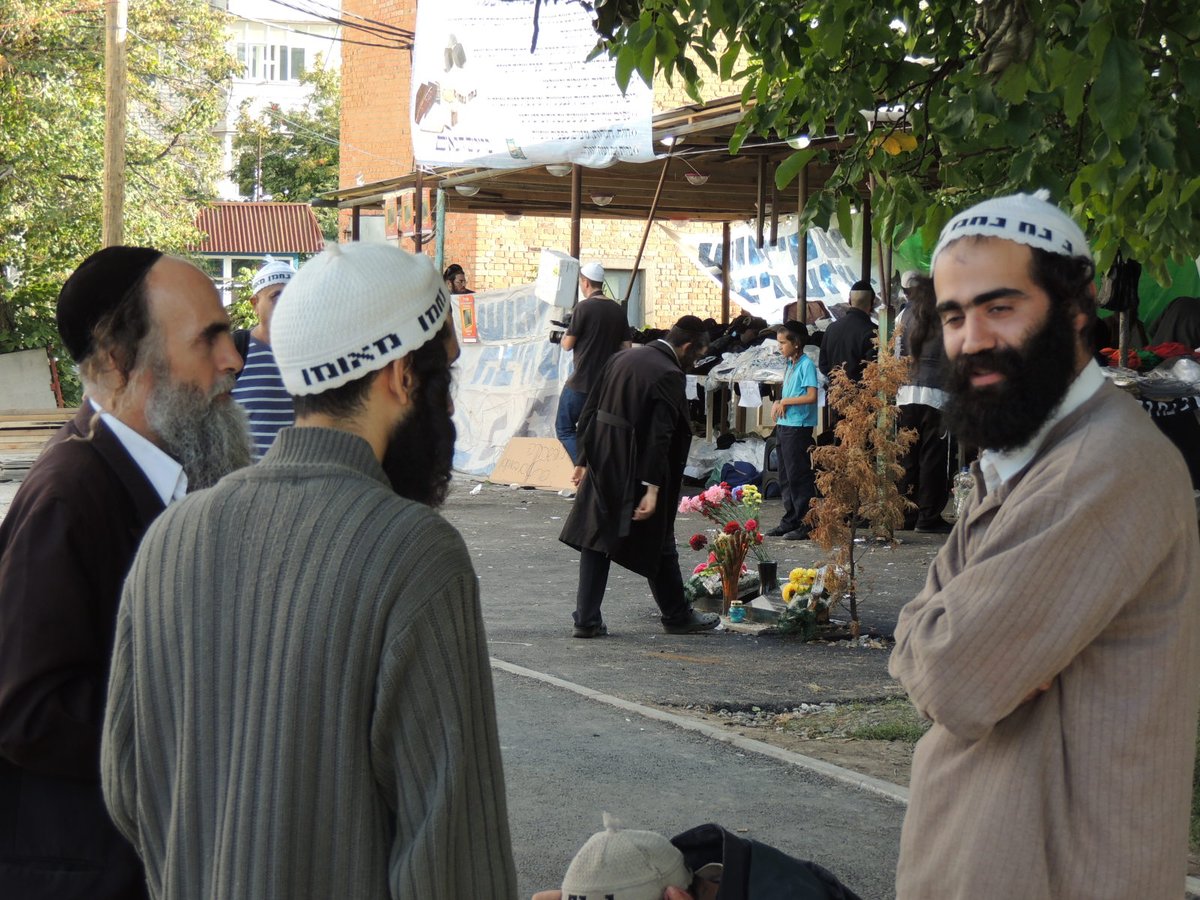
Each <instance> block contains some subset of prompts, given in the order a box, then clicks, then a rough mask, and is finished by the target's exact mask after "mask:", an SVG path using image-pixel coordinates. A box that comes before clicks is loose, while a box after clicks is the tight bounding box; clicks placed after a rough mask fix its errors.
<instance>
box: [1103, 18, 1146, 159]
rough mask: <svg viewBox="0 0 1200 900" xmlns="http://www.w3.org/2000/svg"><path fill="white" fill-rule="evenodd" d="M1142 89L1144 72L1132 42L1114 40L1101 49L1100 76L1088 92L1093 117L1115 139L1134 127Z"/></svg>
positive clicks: (1144, 83)
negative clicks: (1102, 56) (1102, 52)
mask: <svg viewBox="0 0 1200 900" xmlns="http://www.w3.org/2000/svg"><path fill="white" fill-rule="evenodd" d="M1145 90H1146V70H1145V69H1144V68H1143V66H1142V60H1141V57H1139V56H1138V53H1137V50H1136V48H1135V45H1134V43H1133V41H1130V40H1128V39H1126V38H1120V37H1115V38H1113V39H1112V40H1110V41H1109V42H1108V46H1107V47H1106V48H1105V50H1104V60H1103V62H1101V64H1100V74H1099V75H1098V76H1097V78H1096V84H1095V88H1094V89H1093V91H1092V107H1093V110H1094V116H1093V117H1094V118H1095V120H1096V122H1097V124H1099V125H1100V126H1101V127H1102V128H1103V129H1104V130H1105V131H1107V132H1108V133H1109V134H1110V135H1112V137H1113V138H1114V139H1117V140H1119V139H1120V138H1122V137H1124V136H1125V135H1127V134H1129V133H1130V132H1131V131H1133V129H1134V127H1135V126H1136V125H1137V118H1138V110H1139V108H1140V106H1141V102H1142V97H1143V95H1144V94H1145Z"/></svg>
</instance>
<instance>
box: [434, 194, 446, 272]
mask: <svg viewBox="0 0 1200 900" xmlns="http://www.w3.org/2000/svg"><path fill="white" fill-rule="evenodd" d="M435 215H436V218H435V220H434V223H433V227H434V235H433V236H434V240H435V241H436V242H437V243H436V244H435V245H434V246H435V248H436V251H435V262H434V265H435V267H436V268H437V270H438V271H439V272H441V271H442V270H443V269H445V268H446V190H445V188H438V189H437V213H436V214H435Z"/></svg>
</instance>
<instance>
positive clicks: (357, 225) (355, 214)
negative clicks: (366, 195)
mask: <svg viewBox="0 0 1200 900" xmlns="http://www.w3.org/2000/svg"><path fill="white" fill-rule="evenodd" d="M361 236H362V207H361V206H355V207H352V208H351V210H350V240H352V241H357V240H358V239H359V237H361Z"/></svg>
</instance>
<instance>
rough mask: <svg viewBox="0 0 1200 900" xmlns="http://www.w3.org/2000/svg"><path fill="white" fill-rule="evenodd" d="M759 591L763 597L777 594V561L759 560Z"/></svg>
mask: <svg viewBox="0 0 1200 900" xmlns="http://www.w3.org/2000/svg"><path fill="white" fill-rule="evenodd" d="M758 586H759V593H760V594H762V595H763V596H764V597H776V596H778V594H779V563H777V562H767V561H765V560H763V561H760V562H759V564H758Z"/></svg>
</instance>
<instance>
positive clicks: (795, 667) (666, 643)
mask: <svg viewBox="0 0 1200 900" xmlns="http://www.w3.org/2000/svg"><path fill="white" fill-rule="evenodd" d="M473 487H475V485H474V484H473V483H472V482H470V481H465V480H459V481H457V482H456V483H455V485H454V488H453V490H452V492H451V495H450V499H449V501H448V502H447V504H446V506H445V508H444V510H443V514H444V515H445V516H446V518H447V519H448V520H449V521H450V522H451V523H453V524H454V525H455V526H456V527H457V528H458V529H459V531H460V532H461V533H462V535H463V537H464V539H465V540H466V543H467V547H468V548H470V551H471V556H472V559H473V561H474V564H475V569H476V571H477V572H478V573H479V578H480V585H481V595H482V600H483V610H484V618H485V620H486V622H487V629H488V640H489V645H490V648H491V652H492V655H493V656H496V657H499V658H501V659H504V660H506V661H508V662H512V663H516V664H518V665H522V666H526V667H528V668H530V669H536V670H537V671H540V672H548V673H550V674H553V675H557V676H559V677H561V678H565V679H567V680H568V681H572V682H576V683H581V684H587V685H589V686H590V687H594V688H596V689H598V690H603V691H606V692H608V693H612V694H617V695H619V696H622V697H626V698H628V699H631V700H637V701H639V702H650V703H661V704H666V705H670V706H686V705H687V704H689V703H691V704H696V705H700V706H735V707H736V706H744V707H749V706H752V705H759V706H762V707H764V708H772V709H774V708H784V707H787V708H790V707H792V706H794V705H796V704H798V703H801V702H819V701H822V700H848V699H873V698H879V697H888V696H899V695H900V693H901V691H900V688H899V686H898V685H897V684H896V683H895V682H894V681H892V679H891V678H890V677H889V676H888V674H887V651H886V650H877V649H875V650H873V649H866V648H850V647H847V646H845V645H844V644H842V645H832V646H830V645H813V644H804V643H801V642H799V641H797V640H794V639H791V638H782V637H758V638H756V637H750V636H746V635H740V634H733V633H730V632H724V633H716V634H699V635H682V636H672V635H667V634H665V633H664V632H663V630H662V627H661V625H660V623H659V619H658V610H657V607H656V606H655V605H654V601H653V600H652V599H651V597H650V592H649V589H648V587H647V585H646V581H645V579H643V578H639V577H638V576H636V575H633V574H632V573H629V572H626V571H625V570H624V569H621V568H620V567H618V566H613V568H612V574H611V576H610V578H609V584H608V592H607V595H606V597H605V601H604V618H605V621H606V622H607V623H608V627H609V632H610V633H609V636H608V637H606V638H601V639H597V640H577V639H574V638H572V637H571V624H572V623H571V612H572V610H573V609H574V607H575V588H576V584H577V581H578V571H579V554H578V553H576V552H575V551H574V550H572V549H570V548H569V547H567V546H565V545H564V544H561V543H559V541H558V534H559V531H560V530H561V528H562V525H563V520H564V518H565V517H566V516H567V514H568V513H569V511H570V508H571V503H572V501H571V500H569V499H564V498H562V497H559V496H557V495H556V494H553V493H549V492H545V491H525V490H510V489H509V488H508V487H506V486H499V485H492V484H484V485H482V487H481V489H480V491H479V493H477V494H471V493H470V491H471V489H472V488H473ZM780 512H781V510H780V502H779V501H778V500H769V501H767V503H766V505H765V506H764V511H763V514H762V515H761V517H760V518H761V519H762V520H763V521H764V522H767V523H772V524H773V523H774V522H775V521H777V520H778V517H779V515H780ZM705 524H706V523H705V522H704V521H703V520H701V519H700V518H699V517H696V516H691V517H687V518H686V519H685V518H682V517H681V518H680V519H679V520H678V521H677V523H676V533H677V535H678V537H679V545H680V547H681V548H682V549H681V551H680V557H681V565H682V566H683V567H685V568H686V569H688V570H690V568H691V567H692V565H694V563H695V562H698V561H699V554H694V553H692V551H691V550H690V549H689V548H688V546H687V538H688V537H689V536H690V535H691V534H693V533H694V532H696V531H701V530H703V526H704V525H705ZM901 537H902V539H904V540H903V542H902V543H900V544H899V545H897V546H894V547H890V548H889V547H883V546H875V545H863V546H862V548H861V549H862V551H863V557H864V558H863V562H862V565H861V576H860V584H861V590H860V594H861V606H862V619H863V623H864V626H865V627H867V628H872V629H875V630H877V631H879V632H881V633H883V634H890V633H891V632H892V630H893V629H894V627H895V623H896V616H897V614H898V613H899V610H900V607H901V606H902V605H903V604H904V603H906V602H907V601H908V600H910V599H911V598H912V597H913V596H914V595H915V594H916V593H917V591H918V590H920V587H921V585H922V584H923V582H924V578H925V571H926V569H927V568H928V565H929V562H930V560H932V558H933V556H934V554H935V553H936V551H937V548H938V547H939V546H940V545H941V541H942V538H941V536H940V535H919V534H915V533H912V532H905V533H902V535H901ZM768 546H769V548H770V550H771V552H772V553H773V554H774V555H775V556H776V558H777V559H778V561H779V563H780V566H779V568H780V572H781V575H783V576H784V577H786V576H785V573H786V572H787V571H788V570H789V569H790V568H792V567H793V566H801V565H803V566H812V565H817V564H819V563H820V562H821V561H822V559H823V557H822V554H821V551H820V549H819V548H818V547H817V546H816V544H813V543H811V542H808V541H797V542H789V541H782V540H779V539H769V542H768Z"/></svg>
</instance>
